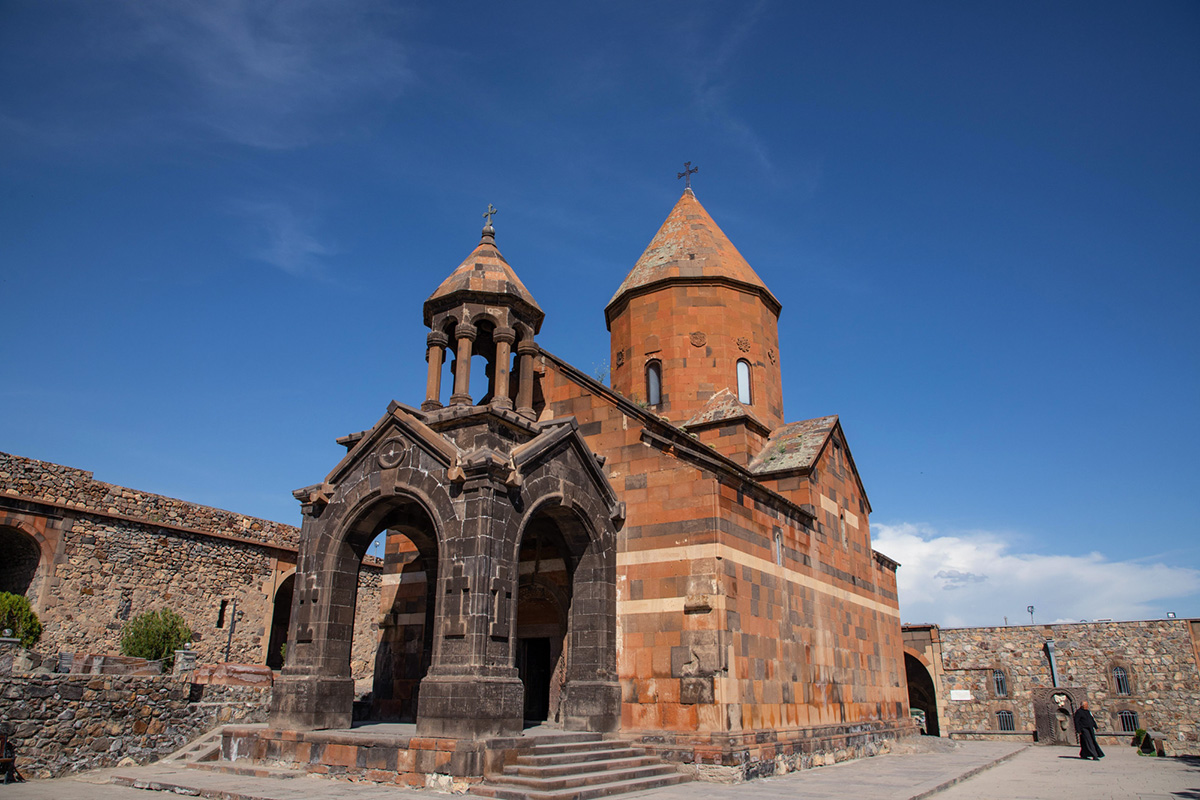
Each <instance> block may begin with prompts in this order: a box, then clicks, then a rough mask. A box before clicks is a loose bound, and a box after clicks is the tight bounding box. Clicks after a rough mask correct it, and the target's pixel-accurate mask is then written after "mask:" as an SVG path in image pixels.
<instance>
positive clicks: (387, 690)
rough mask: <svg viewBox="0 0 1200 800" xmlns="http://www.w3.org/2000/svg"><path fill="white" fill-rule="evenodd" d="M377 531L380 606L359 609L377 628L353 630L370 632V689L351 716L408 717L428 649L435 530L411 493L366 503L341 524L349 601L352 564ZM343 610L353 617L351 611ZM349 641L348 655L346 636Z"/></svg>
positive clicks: (373, 718)
mask: <svg viewBox="0 0 1200 800" xmlns="http://www.w3.org/2000/svg"><path fill="white" fill-rule="evenodd" d="M380 534H383V536H384V555H383V562H384V565H383V576H382V586H381V587H380V598H379V607H378V608H371V609H364V611H367V612H368V613H369V614H370V615H371V617H372V618H374V619H375V620H376V621H377V623H378V628H377V632H376V629H374V628H373V629H371V630H370V631H367V632H363V631H360V632H359V633H360V635H364V634H365V635H370V636H372V637H374V645H375V657H374V666H375V669H374V673H373V676H372V677H371V689H370V694H369V695H368V696H365V697H360V698H358V700H359V702H356V703H355V718H356V719H359V720H362V721H400V722H414V721H415V720H416V712H417V700H418V688H419V686H420V683H421V679H422V678H424V677H425V673H426V672H427V671H428V669H429V665H430V662H431V660H432V652H433V631H434V606H435V603H434V593H433V587H435V586H436V585H437V563H438V561H437V552H438V547H437V535H436V533H435V531H434V524H433V520H432V519H431V518H430V516H429V514H428V513H427V512H426V511H425V509H424V508H423V507H422V506H421V504H420V503H418V502H416V501H413V500H410V499H407V498H404V497H392V498H388V499H385V500H380V501H379V502H377V503H375V504H374V505H373V506H372V507H371V508H369V509H368V510H367V511H366V513H365V514H363V515H362V516H361V517H360V518H359V520H358V521H357V522H356V523H355V524H353V525H351V527H350V528H349V529H348V530H347V531H346V534H345V538H344V539H343V542H342V548H341V553H340V558H339V561H341V562H342V563H346V564H347V565H348V564H349V562H350V561H351V560H353V562H354V565H355V567H354V575H355V586H354V588H353V590H352V591H353V592H354V608H355V609H357V604H358V593H357V588H358V585H357V575H358V568H359V567H361V565H362V561H363V558H364V557H365V556H366V554H367V551H368V548H369V547H370V545H371V542H372V541H374V540H375V539H376V537H378V536H379V535H380ZM347 618H348V619H351V620H352V619H353V615H347ZM351 627H353V625H352V624H351ZM350 644H351V648H348V649H347V653H346V658H347V661H349V657H350V649H352V647H353V636H351V642H350Z"/></svg>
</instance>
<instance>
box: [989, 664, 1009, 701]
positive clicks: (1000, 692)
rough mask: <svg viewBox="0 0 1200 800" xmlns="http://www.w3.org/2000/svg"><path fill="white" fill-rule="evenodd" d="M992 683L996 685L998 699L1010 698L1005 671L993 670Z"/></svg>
mask: <svg viewBox="0 0 1200 800" xmlns="http://www.w3.org/2000/svg"><path fill="white" fill-rule="evenodd" d="M992 683H994V684H995V685H996V697H1008V681H1007V680H1006V679H1005V677H1004V670H1002V669H994V670H992Z"/></svg>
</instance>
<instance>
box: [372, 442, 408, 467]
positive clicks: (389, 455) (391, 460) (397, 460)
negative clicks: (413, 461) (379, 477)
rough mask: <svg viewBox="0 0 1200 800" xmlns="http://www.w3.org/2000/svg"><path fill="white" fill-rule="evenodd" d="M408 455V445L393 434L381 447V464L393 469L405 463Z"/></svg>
mask: <svg viewBox="0 0 1200 800" xmlns="http://www.w3.org/2000/svg"><path fill="white" fill-rule="evenodd" d="M407 455H408V445H407V444H405V442H404V440H403V439H401V438H400V437H398V436H393V437H392V438H390V439H387V440H386V441H384V443H383V444H382V445H380V447H379V456H378V458H379V466H381V467H383V468H384V469H393V468H394V467H398V466H400V465H401V464H403V463H404V457H405V456H407Z"/></svg>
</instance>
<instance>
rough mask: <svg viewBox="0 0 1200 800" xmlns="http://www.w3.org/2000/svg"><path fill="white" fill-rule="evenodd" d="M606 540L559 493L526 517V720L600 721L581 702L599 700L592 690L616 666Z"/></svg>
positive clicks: (518, 641) (522, 635)
mask: <svg viewBox="0 0 1200 800" xmlns="http://www.w3.org/2000/svg"><path fill="white" fill-rule="evenodd" d="M605 548H606V545H605V543H604V542H603V541H602V540H601V539H599V538H597V537H594V536H593V535H592V533H591V531H590V529H589V528H588V527H587V525H586V524H585V523H584V522H583V521H582V520H581V519H580V517H579V516H577V513H576V512H575V511H573V510H571V509H570V508H568V507H566V506H564V505H558V504H556V503H555V502H554V501H551V502H550V503H549V504H546V505H543V506H541V507H540V508H538V509H537V510H535V512H534V513H532V514H531V515H530V516H529V517H528V518H527V521H526V523H525V526H524V528H523V530H522V533H521V540H520V547H519V550H518V553H517V559H518V576H519V577H518V582H517V608H516V620H515V623H516V624H515V631H516V635H515V636H514V641H513V646H514V653H513V656H514V658H513V661H514V664H515V665H516V667H517V671H518V676H519V677H520V680H521V683H522V685H523V687H524V691H525V700H524V720H525V724H526V725H531V724H539V723H543V722H549V723H552V724H557V725H563V726H564V727H567V728H576V729H590V728H591V727H592V726H593V724H594V723H595V720H587V719H585V718H584V717H585V716H586V715H581V714H580V709H581V708H582V707H586V706H588V705H589V703H594V702H595V698H594V697H593V698H591V700H588V699H586V698H588V695H589V693H590V692H592V691H594V689H595V686H594V684H595V682H596V679H597V678H598V677H602V676H605V675H608V674H609V673H611V672H612V669H613V666H614V664H612V663H610V662H611V661H612V660H613V656H614V653H613V652H611V650H610V647H611V644H612V642H613V638H612V637H613V636H614V635H615V618H613V619H610V618H609V615H608V614H607V613H605V611H606V610H607V609H609V608H612V607H614V606H615V596H614V597H610V596H609V595H610V594H614V593H613V592H610V591H609V589H610V588H613V586H612V581H611V578H610V577H609V572H611V571H612V566H613V565H612V564H610V563H608V562H609V561H611V560H612V559H611V553H606V552H605ZM612 577H615V575H614V576H612ZM610 628H612V630H610Z"/></svg>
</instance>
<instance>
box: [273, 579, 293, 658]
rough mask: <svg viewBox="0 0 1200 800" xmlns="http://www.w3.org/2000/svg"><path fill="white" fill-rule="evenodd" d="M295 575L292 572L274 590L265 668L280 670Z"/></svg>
mask: <svg viewBox="0 0 1200 800" xmlns="http://www.w3.org/2000/svg"><path fill="white" fill-rule="evenodd" d="M295 586H296V574H295V573H294V572H293V573H292V574H291V575H288V576H287V577H286V578H284V579H283V580H282V581H280V582H279V588H278V589H276V590H275V605H274V607H273V610H272V611H271V635H270V637H268V639H267V658H266V662H267V666H268V667H270V668H271V669H282V668H283V662H284V653H285V649H284V645H285V644H287V640H288V629H289V628H291V625H292V595H293V594H294V593H295Z"/></svg>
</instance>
